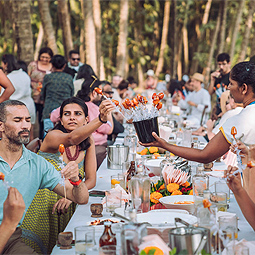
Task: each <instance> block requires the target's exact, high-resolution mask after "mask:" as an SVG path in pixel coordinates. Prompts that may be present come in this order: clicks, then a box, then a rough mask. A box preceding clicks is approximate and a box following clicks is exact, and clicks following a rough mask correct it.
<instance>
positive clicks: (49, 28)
mask: <svg viewBox="0 0 255 255" xmlns="http://www.w3.org/2000/svg"><path fill="white" fill-rule="evenodd" d="M38 7H39V12H40V17H41V21H42V27H43V33H44V37H45V40H46V42H47V46H48V47H49V48H51V49H52V51H53V52H54V54H57V53H58V47H57V42H56V36H55V32H54V28H53V24H52V18H51V15H50V9H49V2H48V1H44V0H38Z"/></svg>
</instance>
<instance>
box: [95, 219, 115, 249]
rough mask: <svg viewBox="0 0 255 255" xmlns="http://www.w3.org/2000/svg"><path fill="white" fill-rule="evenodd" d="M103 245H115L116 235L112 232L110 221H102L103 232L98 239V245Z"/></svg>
mask: <svg viewBox="0 0 255 255" xmlns="http://www.w3.org/2000/svg"><path fill="white" fill-rule="evenodd" d="M105 245H117V240H116V237H115V235H114V234H113V233H112V229H111V222H105V223H104V232H103V234H102V235H101V237H100V239H99V247H102V246H105Z"/></svg>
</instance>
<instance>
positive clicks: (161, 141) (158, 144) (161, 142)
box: [139, 132, 166, 148]
mask: <svg viewBox="0 0 255 255" xmlns="http://www.w3.org/2000/svg"><path fill="white" fill-rule="evenodd" d="M152 136H153V137H154V138H155V139H156V141H153V142H151V143H142V142H140V141H139V144H141V145H142V146H144V147H151V146H155V147H160V148H164V145H165V144H166V141H165V140H164V139H163V138H160V137H159V136H158V135H157V134H156V133H155V132H152Z"/></svg>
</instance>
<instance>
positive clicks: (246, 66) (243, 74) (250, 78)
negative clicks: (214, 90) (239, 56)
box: [230, 61, 255, 94]
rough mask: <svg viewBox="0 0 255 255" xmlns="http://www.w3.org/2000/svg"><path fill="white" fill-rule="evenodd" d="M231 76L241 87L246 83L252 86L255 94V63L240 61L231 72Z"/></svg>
mask: <svg viewBox="0 0 255 255" xmlns="http://www.w3.org/2000/svg"><path fill="white" fill-rule="evenodd" d="M230 78H231V79H232V80H234V81H236V82H237V84H238V86H239V87H241V86H242V85H243V84H244V83H245V84H246V85H248V86H251V87H252V91H253V93H254V94H255V64H254V63H252V62H250V61H245V62H240V63H238V64H236V65H235V66H234V67H233V68H232V70H231V72H230Z"/></svg>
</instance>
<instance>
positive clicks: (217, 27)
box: [203, 11, 221, 85]
mask: <svg viewBox="0 0 255 255" xmlns="http://www.w3.org/2000/svg"><path fill="white" fill-rule="evenodd" d="M220 19H221V11H219V14H218V18H217V22H216V27H215V30H214V33H213V37H212V44H211V47H210V52H209V56H208V61H207V66H206V68H205V70H204V71H203V73H204V76H205V85H206V84H208V82H209V76H210V71H211V64H212V60H213V53H214V50H215V46H216V42H217V38H218V34H219V30H220Z"/></svg>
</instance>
